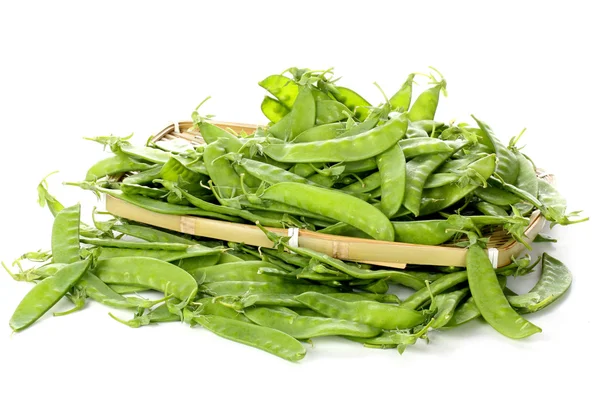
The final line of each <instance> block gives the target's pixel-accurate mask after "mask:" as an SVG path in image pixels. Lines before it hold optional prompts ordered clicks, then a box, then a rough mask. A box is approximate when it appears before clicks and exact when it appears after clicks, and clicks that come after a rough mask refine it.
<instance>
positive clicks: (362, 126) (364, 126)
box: [338, 114, 408, 138]
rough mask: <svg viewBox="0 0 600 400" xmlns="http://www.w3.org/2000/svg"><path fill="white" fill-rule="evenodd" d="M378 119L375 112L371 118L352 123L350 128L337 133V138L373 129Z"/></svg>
mask: <svg viewBox="0 0 600 400" xmlns="http://www.w3.org/2000/svg"><path fill="white" fill-rule="evenodd" d="M379 121H380V120H379V114H375V115H374V116H373V117H372V118H371V117H369V118H367V119H366V120H364V121H362V122H361V123H359V124H356V125H354V126H353V127H352V128H349V129H346V130H345V131H344V132H341V133H340V134H339V135H338V138H342V137H348V136H356V135H360V134H361V133H365V132H367V131H370V130H371V129H373V128H375V127H376V126H377V123H378V122H379ZM407 129H408V128H407Z"/></svg>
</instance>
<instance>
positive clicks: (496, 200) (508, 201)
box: [475, 186, 521, 207]
mask: <svg viewBox="0 0 600 400" xmlns="http://www.w3.org/2000/svg"><path fill="white" fill-rule="evenodd" d="M475 195H476V196H477V197H479V198H480V199H481V200H484V201H487V202H488V203H490V204H494V205H496V206H499V207H509V206H510V205H512V204H516V203H518V202H519V201H521V199H520V198H519V197H517V196H515V195H514V194H512V193H510V192H508V191H506V190H504V189H501V188H497V187H494V186H487V187H485V188H483V187H480V188H477V189H475Z"/></svg>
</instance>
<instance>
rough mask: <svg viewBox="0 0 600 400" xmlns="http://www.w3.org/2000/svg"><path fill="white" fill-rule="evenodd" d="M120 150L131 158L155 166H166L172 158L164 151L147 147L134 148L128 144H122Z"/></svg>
mask: <svg viewBox="0 0 600 400" xmlns="http://www.w3.org/2000/svg"><path fill="white" fill-rule="evenodd" d="M119 150H121V151H122V152H123V153H124V154H127V155H128V156H130V157H134V158H139V159H142V160H144V161H148V162H151V163H154V164H164V163H166V162H167V161H169V159H170V158H171V154H169V152H166V151H164V150H161V149H155V148H152V147H147V146H134V145H132V144H131V143H128V142H121V143H120V145H119Z"/></svg>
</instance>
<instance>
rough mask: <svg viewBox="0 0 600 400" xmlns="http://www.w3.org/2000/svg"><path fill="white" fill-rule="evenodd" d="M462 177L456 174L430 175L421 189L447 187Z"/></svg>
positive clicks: (439, 173) (441, 173)
mask: <svg viewBox="0 0 600 400" xmlns="http://www.w3.org/2000/svg"><path fill="white" fill-rule="evenodd" d="M462 176H463V174H460V173H456V172H438V173H435V174H431V175H429V177H428V178H427V180H426V181H425V186H423V189H433V188H436V187H441V186H445V185H449V184H451V183H455V182H457V181H458V180H459V179H460V178H461V177H462Z"/></svg>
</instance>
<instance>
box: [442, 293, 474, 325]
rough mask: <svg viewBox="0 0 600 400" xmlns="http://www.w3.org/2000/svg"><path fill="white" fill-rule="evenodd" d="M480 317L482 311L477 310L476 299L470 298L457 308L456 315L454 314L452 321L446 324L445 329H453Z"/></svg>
mask: <svg viewBox="0 0 600 400" xmlns="http://www.w3.org/2000/svg"><path fill="white" fill-rule="evenodd" d="M480 316H481V311H479V308H477V304H475V299H474V298H473V297H469V298H468V299H467V300H466V301H465V302H463V303H462V304H460V305H459V306H458V307H457V308H456V310H455V311H454V314H452V318H450V321H448V322H447V323H446V325H445V326H444V328H453V327H455V326H459V325H462V324H465V323H467V322H469V321H472V320H474V319H475V318H478V317H480Z"/></svg>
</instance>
